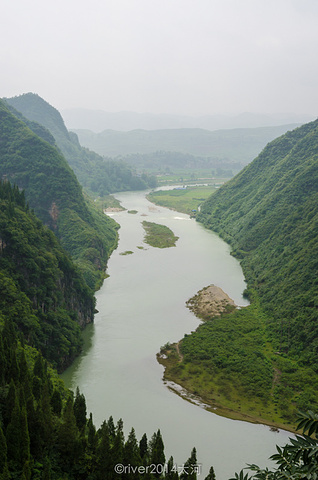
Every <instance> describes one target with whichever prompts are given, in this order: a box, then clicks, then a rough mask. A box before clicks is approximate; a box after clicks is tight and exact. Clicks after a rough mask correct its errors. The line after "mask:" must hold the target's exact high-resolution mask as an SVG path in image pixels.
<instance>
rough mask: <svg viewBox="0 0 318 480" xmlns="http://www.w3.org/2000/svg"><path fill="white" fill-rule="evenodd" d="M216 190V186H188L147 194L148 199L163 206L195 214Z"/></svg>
mask: <svg viewBox="0 0 318 480" xmlns="http://www.w3.org/2000/svg"><path fill="white" fill-rule="evenodd" d="M215 190H216V187H215V186H212V185H209V186H206V187H204V186H202V187H186V188H181V189H174V190H157V191H155V192H150V193H149V194H148V195H147V198H148V200H150V201H151V202H153V203H155V204H156V205H161V206H162V207H168V208H172V209H173V210H177V211H178V212H183V213H187V214H188V215H192V216H193V215H194V214H196V212H197V211H198V210H199V207H200V205H201V204H202V203H203V202H204V201H205V200H206V199H207V198H208V197H209V196H210V195H211V194H212V193H214V192H215Z"/></svg>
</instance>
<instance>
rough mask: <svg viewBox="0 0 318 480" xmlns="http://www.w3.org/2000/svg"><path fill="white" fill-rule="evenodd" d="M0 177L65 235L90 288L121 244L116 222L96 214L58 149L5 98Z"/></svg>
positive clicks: (0, 108)
mask: <svg viewBox="0 0 318 480" xmlns="http://www.w3.org/2000/svg"><path fill="white" fill-rule="evenodd" d="M0 178H2V179H9V180H11V181H12V182H14V183H15V184H17V185H18V186H19V187H20V188H23V189H25V194H26V198H27V201H28V203H29V205H30V207H31V208H33V209H34V210H35V212H36V214H37V215H38V217H39V218H40V219H41V220H42V221H43V222H44V223H45V224H46V225H48V226H49V227H50V228H51V229H52V230H53V231H54V232H55V233H56V234H57V236H58V237H59V238H60V240H61V243H62V245H63V246H64V248H65V249H66V250H67V251H68V252H69V253H70V254H71V255H72V256H73V258H74V259H75V260H76V262H77V263H78V265H79V266H80V268H81V270H82V271H83V273H84V275H85V278H86V280H87V282H88V284H89V285H90V287H91V288H95V286H96V283H98V282H99V281H100V279H101V278H102V276H103V270H104V268H105V266H106V262H107V259H108V257H109V254H110V252H111V250H112V249H113V248H114V246H115V243H116V231H115V227H116V225H115V223H114V222H113V221H112V220H111V219H109V218H107V217H106V216H105V215H103V214H102V213H99V212H94V211H93V209H92V207H90V206H89V204H88V203H87V202H86V201H85V199H84V197H83V194H82V190H81V187H80V185H79V183H78V181H77V179H76V176H75V175H74V173H73V171H72V170H71V169H70V167H69V166H68V164H67V162H66V161H65V159H64V157H63V156H62V155H61V154H60V153H59V152H58V151H57V149H56V148H55V147H54V146H52V145H50V144H49V143H47V142H46V141H44V140H43V139H42V138H40V137H38V136H37V135H35V134H34V133H33V132H32V131H31V130H30V129H29V128H28V127H27V126H26V124H25V123H24V122H23V121H21V120H19V119H18V118H17V117H16V116H15V115H13V114H12V113H11V112H10V111H9V110H8V108H7V107H6V106H5V104H4V103H3V102H2V101H0Z"/></svg>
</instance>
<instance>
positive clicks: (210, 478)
mask: <svg viewBox="0 0 318 480" xmlns="http://www.w3.org/2000/svg"><path fill="white" fill-rule="evenodd" d="M204 480H216V477H215V473H214V468H213V467H211V468H210V471H209V473H208V475H207V476H206V477H205V479H204Z"/></svg>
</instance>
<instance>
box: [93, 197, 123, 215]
mask: <svg viewBox="0 0 318 480" xmlns="http://www.w3.org/2000/svg"><path fill="white" fill-rule="evenodd" d="M94 203H95V205H96V206H97V207H98V208H100V209H101V210H102V211H104V210H107V209H116V210H125V209H124V208H123V207H122V206H121V204H120V202H119V200H117V198H115V197H113V196H112V195H105V196H101V197H97V198H95V200H94Z"/></svg>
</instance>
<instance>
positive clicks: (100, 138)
mask: <svg viewBox="0 0 318 480" xmlns="http://www.w3.org/2000/svg"><path fill="white" fill-rule="evenodd" d="M295 127H296V125H282V126H277V127H260V128H247V129H243V128H240V129H232V130H230V129H229V130H217V131H213V132H212V131H209V130H203V129H199V128H196V129H191V128H181V129H165V130H132V131H129V132H119V131H114V130H105V131H103V132H101V133H94V132H92V131H88V130H75V133H76V134H77V136H78V138H79V141H80V143H81V145H84V146H86V147H88V148H90V149H92V150H94V151H95V152H97V153H99V154H100V155H104V156H110V157H116V156H128V155H131V154H136V153H138V154H149V153H154V152H158V151H161V152H162V151H166V152H178V153H183V154H190V155H195V156H201V157H210V158H214V159H223V160H227V161H228V160H231V161H232V162H240V163H242V165H246V164H247V163H249V162H250V161H251V160H252V159H253V158H255V156H256V155H257V154H258V153H259V152H260V151H261V150H262V149H263V148H264V147H265V145H266V144H267V143H268V142H269V141H271V140H273V139H274V138H276V137H277V136H279V135H282V134H283V133H285V132H286V131H288V130H291V129H294V128H295Z"/></svg>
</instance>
